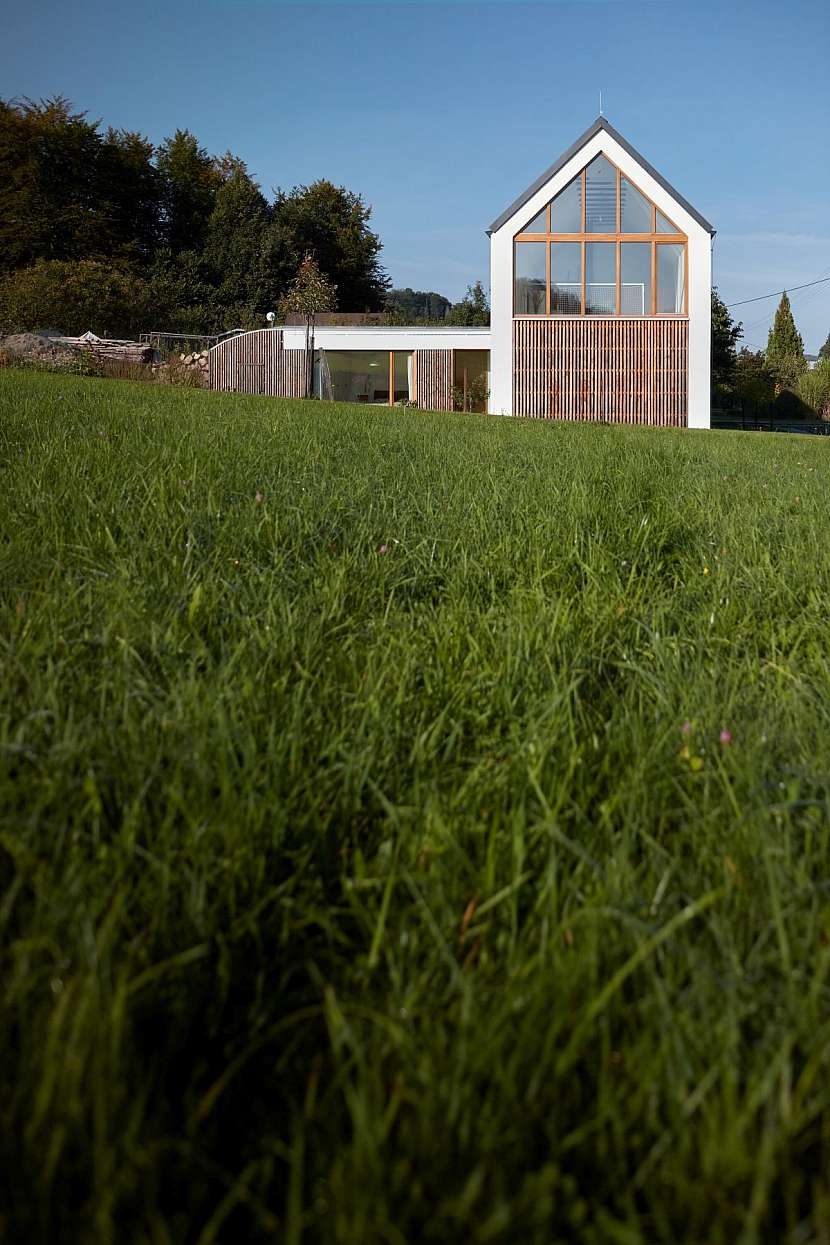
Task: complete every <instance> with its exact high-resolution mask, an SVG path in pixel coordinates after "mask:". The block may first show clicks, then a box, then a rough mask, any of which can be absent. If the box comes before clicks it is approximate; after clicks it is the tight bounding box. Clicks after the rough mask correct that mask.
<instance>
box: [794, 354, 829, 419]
mask: <svg viewBox="0 0 830 1245" xmlns="http://www.w3.org/2000/svg"><path fill="white" fill-rule="evenodd" d="M796 392H797V394H798V396H799V397H800V398H801V400H802V402H805V403H806V404H807V406H809V407H810V409H811V410H813V411H815V412H816V413H817V414H820V415H821V414H823V412H825V411H830V359H821V360H820V361H819V362H818V363H817V364H816V366H815V367H814V368H812V369H811V370H810V371H807V372H803V373H802V374H801V376H799V378H798V383H797V386H796Z"/></svg>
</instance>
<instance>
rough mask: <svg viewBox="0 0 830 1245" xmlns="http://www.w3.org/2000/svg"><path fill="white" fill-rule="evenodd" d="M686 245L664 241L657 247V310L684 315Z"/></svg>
mask: <svg viewBox="0 0 830 1245" xmlns="http://www.w3.org/2000/svg"><path fill="white" fill-rule="evenodd" d="M685 249H686V248H685V247H684V246H683V245H682V244H681V243H679V242H663V243H661V244H660V245H659V246H658V247H657V310H658V311H662V312H663V313H664V314H671V315H678V316H679V315H682V314H683V306H684V303H685V295H686V264H685V262H684V254H683V253H684V251H685Z"/></svg>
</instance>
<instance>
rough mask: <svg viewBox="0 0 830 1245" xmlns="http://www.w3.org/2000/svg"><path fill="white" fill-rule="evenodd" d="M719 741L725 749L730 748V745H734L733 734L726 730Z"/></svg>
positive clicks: (722, 732) (719, 737)
mask: <svg viewBox="0 0 830 1245" xmlns="http://www.w3.org/2000/svg"><path fill="white" fill-rule="evenodd" d="M718 739H719V740H720V742H721V743H722V744H723V746H724V748H728V747H729V745H730V744H731V743H732V732H731V731H728V730H726V728H724V729H723V730H722V731H721V733H720V735H718Z"/></svg>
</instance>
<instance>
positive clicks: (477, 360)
mask: <svg viewBox="0 0 830 1245" xmlns="http://www.w3.org/2000/svg"><path fill="white" fill-rule="evenodd" d="M454 396H455V405H456V409H458V410H462V411H482V412H483V411H486V410H487V399H488V397H489V396H490V351H489V350H456V352H455V395H454Z"/></svg>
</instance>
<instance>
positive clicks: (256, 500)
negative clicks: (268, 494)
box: [254, 493, 265, 506]
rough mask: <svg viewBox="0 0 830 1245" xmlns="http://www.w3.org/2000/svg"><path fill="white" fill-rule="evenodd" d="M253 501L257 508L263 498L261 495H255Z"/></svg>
mask: <svg viewBox="0 0 830 1245" xmlns="http://www.w3.org/2000/svg"><path fill="white" fill-rule="evenodd" d="M254 501H255V502H256V504H257V505H258V506H261V505H262V503H263V502H264V501H265V498H264V497H263V495H262V493H257V494H256V496H255V497H254Z"/></svg>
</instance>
